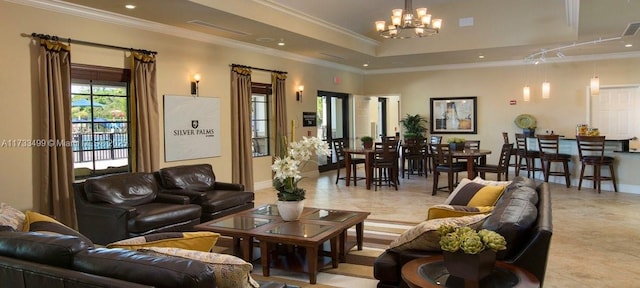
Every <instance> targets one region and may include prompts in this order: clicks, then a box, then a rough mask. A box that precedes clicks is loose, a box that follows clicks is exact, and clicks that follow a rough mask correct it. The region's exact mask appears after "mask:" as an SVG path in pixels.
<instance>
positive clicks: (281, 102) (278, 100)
mask: <svg viewBox="0 0 640 288" xmlns="http://www.w3.org/2000/svg"><path fill="white" fill-rule="evenodd" d="M286 80H287V75H286V74H284V73H277V72H273V73H271V85H272V86H273V97H274V98H275V106H276V109H275V110H276V111H275V112H276V113H275V114H276V149H274V150H275V153H273V155H274V156H276V157H282V156H283V155H282V153H283V151H282V149H281V148H282V147H284V137H286V136H287V103H286V98H287V97H286V96H287V95H286V89H285V84H286V83H285V82H286ZM291 141H294V139H291Z"/></svg>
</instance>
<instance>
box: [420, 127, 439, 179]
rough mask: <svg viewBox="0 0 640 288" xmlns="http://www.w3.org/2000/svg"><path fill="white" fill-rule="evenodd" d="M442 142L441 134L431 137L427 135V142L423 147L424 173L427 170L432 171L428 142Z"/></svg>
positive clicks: (431, 158)
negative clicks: (424, 158)
mask: <svg viewBox="0 0 640 288" xmlns="http://www.w3.org/2000/svg"><path fill="white" fill-rule="evenodd" d="M440 143H442V136H438V135H431V137H429V143H427V146H426V147H425V157H426V161H425V162H426V165H425V168H426V169H425V172H424V173H425V174H427V172H433V157H432V156H431V149H430V148H429V144H440Z"/></svg>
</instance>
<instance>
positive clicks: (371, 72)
mask: <svg viewBox="0 0 640 288" xmlns="http://www.w3.org/2000/svg"><path fill="white" fill-rule="evenodd" d="M638 57H640V52H638V51H636V52H623V53H609V54H597V55H583V56H566V57H564V58H550V59H547V60H546V62H545V63H567V62H583V61H600V60H612V59H626V58H638ZM524 65H535V64H532V63H529V62H527V61H526V59H522V60H510V61H493V62H483V63H462V64H449V65H433V66H421V67H407V68H392V69H377V70H366V71H365V72H364V74H365V75H376V74H392V73H412V72H425V71H442V70H457V69H475V68H490V67H507V66H524ZM541 65H544V64H541Z"/></svg>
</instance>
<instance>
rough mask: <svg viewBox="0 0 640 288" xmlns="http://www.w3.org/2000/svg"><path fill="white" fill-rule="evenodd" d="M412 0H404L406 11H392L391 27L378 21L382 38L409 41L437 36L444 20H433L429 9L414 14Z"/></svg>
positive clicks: (421, 9)
mask: <svg viewBox="0 0 640 288" xmlns="http://www.w3.org/2000/svg"><path fill="white" fill-rule="evenodd" d="M411 1H412V0H404V9H393V10H391V25H388V26H387V23H386V22H385V21H376V30H378V32H379V33H380V36H382V37H384V38H393V39H408V38H416V37H425V36H430V35H433V34H436V33H438V32H439V31H440V27H441V26H442V19H433V20H432V19H431V14H427V8H418V9H416V14H413V8H411Z"/></svg>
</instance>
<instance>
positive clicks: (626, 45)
mask: <svg viewBox="0 0 640 288" xmlns="http://www.w3.org/2000/svg"><path fill="white" fill-rule="evenodd" d="M632 46H633V44H625V45H624V47H627V48H629V47H632Z"/></svg>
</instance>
